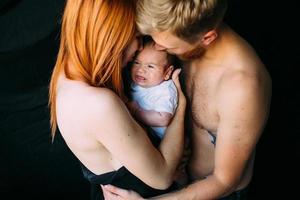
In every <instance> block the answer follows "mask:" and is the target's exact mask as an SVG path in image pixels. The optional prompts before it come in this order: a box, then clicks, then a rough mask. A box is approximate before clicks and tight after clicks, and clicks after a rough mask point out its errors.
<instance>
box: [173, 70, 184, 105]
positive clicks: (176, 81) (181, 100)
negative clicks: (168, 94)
mask: <svg viewBox="0 0 300 200" xmlns="http://www.w3.org/2000/svg"><path fill="white" fill-rule="evenodd" d="M180 72H181V69H176V70H175V71H174V72H173V74H172V80H173V82H174V84H175V86H176V88H177V93H178V107H180V108H181V107H182V108H184V109H185V107H186V98H185V96H184V94H183V92H182V89H181V85H180V81H179V74H180Z"/></svg>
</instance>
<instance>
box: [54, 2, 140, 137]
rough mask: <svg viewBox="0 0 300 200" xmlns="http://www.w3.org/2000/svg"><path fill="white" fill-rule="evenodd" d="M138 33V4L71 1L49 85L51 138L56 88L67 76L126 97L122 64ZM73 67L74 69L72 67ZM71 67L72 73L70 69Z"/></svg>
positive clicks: (67, 8) (66, 8)
mask: <svg viewBox="0 0 300 200" xmlns="http://www.w3.org/2000/svg"><path fill="white" fill-rule="evenodd" d="M135 30H136V25H135V0H126V1H124V0H69V1H67V4H66V7H65V11H64V15H63V21H62V30H61V40H60V49H59V52H58V57H57V61H56V64H55V67H54V71H53V74H52V77H51V82H50V91H49V105H50V111H51V120H50V122H51V128H52V133H51V134H52V138H54V135H55V131H56V128H57V119H56V87H57V81H58V77H59V75H60V74H61V73H65V75H66V77H67V78H69V79H71V80H81V81H84V82H86V83H88V84H89V85H91V86H94V87H106V88H110V89H111V90H113V91H114V92H115V93H116V94H118V95H119V96H120V97H123V85H122V76H121V68H122V66H121V64H122V59H123V54H124V50H125V48H126V47H127V45H128V44H129V42H130V41H131V40H132V38H133V36H134V34H135ZM70 63H71V65H69V64H70ZM71 67H72V72H73V71H75V72H76V73H71V72H70V68H71Z"/></svg>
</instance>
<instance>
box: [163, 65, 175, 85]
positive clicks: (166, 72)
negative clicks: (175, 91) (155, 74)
mask: <svg viewBox="0 0 300 200" xmlns="http://www.w3.org/2000/svg"><path fill="white" fill-rule="evenodd" d="M173 70H174V66H173V65H170V66H169V67H168V68H167V69H166V71H165V78H164V79H165V81H167V80H169V79H170V78H171V74H172V72H173Z"/></svg>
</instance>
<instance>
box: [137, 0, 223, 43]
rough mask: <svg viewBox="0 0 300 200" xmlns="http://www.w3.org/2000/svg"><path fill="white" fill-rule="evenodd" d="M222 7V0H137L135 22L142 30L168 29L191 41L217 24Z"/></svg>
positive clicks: (221, 17) (142, 31) (221, 13)
mask: <svg viewBox="0 0 300 200" xmlns="http://www.w3.org/2000/svg"><path fill="white" fill-rule="evenodd" d="M226 9H227V1H226V0H139V1H138V3H137V25H138V28H139V29H140V31H141V33H143V34H147V35H150V34H151V33H153V32H162V31H167V30H168V31H171V33H174V34H175V35H176V36H178V37H179V38H181V39H183V40H185V41H187V42H190V43H193V42H195V41H196V40H197V39H198V37H199V34H200V33H203V32H205V31H208V30H211V29H214V28H216V27H217V26H218V25H219V23H220V22H221V21H222V20H223V17H224V15H225V12H226Z"/></svg>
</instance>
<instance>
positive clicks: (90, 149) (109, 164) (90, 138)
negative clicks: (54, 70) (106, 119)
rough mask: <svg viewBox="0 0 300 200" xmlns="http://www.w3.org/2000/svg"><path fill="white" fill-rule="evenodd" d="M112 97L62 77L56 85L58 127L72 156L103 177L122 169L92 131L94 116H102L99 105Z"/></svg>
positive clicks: (102, 89) (101, 90)
mask: <svg viewBox="0 0 300 200" xmlns="http://www.w3.org/2000/svg"><path fill="white" fill-rule="evenodd" d="M110 93H111V94H110ZM112 96H113V93H112V92H111V91H109V90H108V89H105V88H95V87H91V86H89V85H88V84H85V83H84V82H82V81H74V80H69V79H66V78H65V77H63V76H62V77H60V79H59V82H58V89H57V108H56V110H57V121H58V127H59V129H60V131H61V134H62V136H63V138H64V139H65V141H66V143H67V145H68V146H69V148H70V149H71V150H72V152H73V153H74V154H75V155H76V156H77V157H78V158H79V160H80V161H81V163H82V164H83V165H85V166H86V167H87V168H88V169H89V170H90V171H92V172H93V173H95V174H103V173H106V172H110V171H113V170H117V169H119V168H120V167H121V164H120V163H119V162H118V161H116V159H114V158H113V157H112V155H111V154H110V153H109V152H108V151H107V150H106V148H105V147H104V146H103V145H102V144H101V143H99V142H98V141H97V138H96V137H97V136H96V135H95V134H94V133H93V130H92V129H93V127H95V125H94V124H93V123H94V121H96V120H94V119H91V118H93V117H94V115H102V114H105V113H103V112H102V111H101V107H102V105H101V104H103V100H104V99H106V98H112ZM106 106H108V105H106ZM97 108H98V109H97ZM100 118H101V116H99V121H98V123H99V124H102V123H103V122H101V120H100ZM104 125H105V124H103V126H104ZM99 134H102V133H99Z"/></svg>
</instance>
